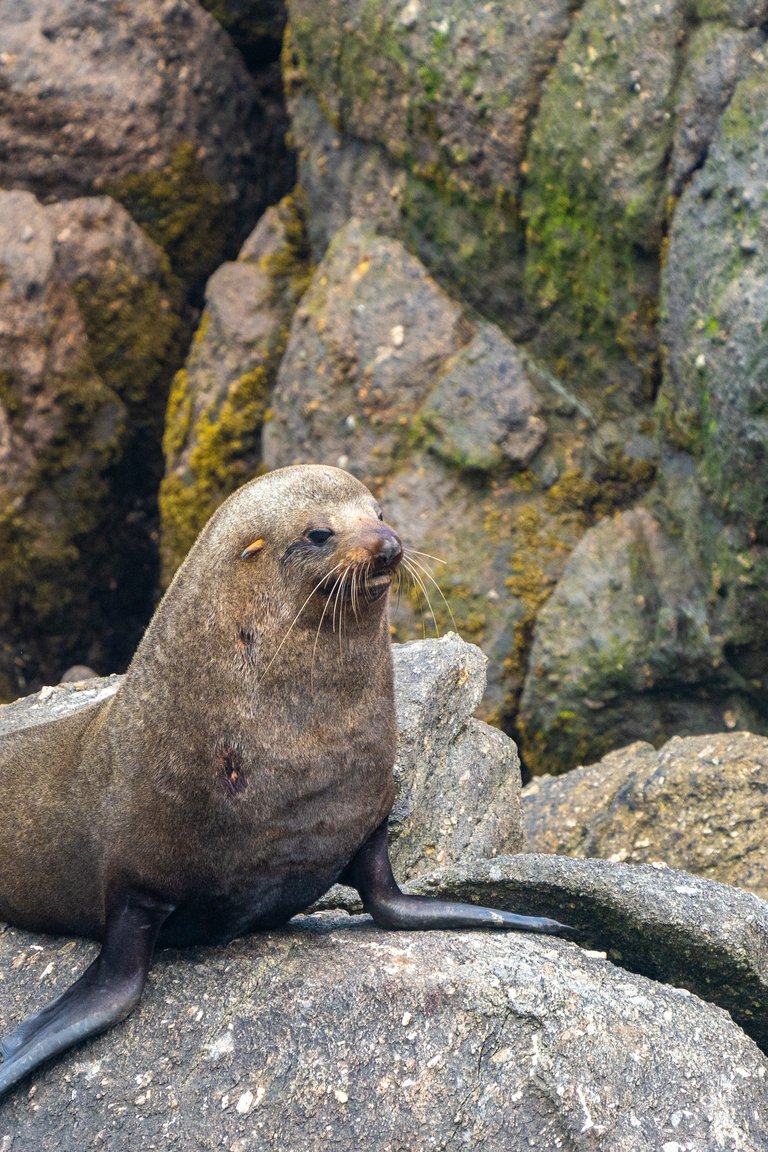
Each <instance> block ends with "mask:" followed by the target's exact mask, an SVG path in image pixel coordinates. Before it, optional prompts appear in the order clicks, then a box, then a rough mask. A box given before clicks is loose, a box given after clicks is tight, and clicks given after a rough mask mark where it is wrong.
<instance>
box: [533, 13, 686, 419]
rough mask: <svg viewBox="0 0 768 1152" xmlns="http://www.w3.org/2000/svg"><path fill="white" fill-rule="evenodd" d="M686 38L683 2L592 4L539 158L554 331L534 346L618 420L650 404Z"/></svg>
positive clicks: (536, 275) (538, 230) (542, 269)
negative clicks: (667, 189)
mask: <svg viewBox="0 0 768 1152" xmlns="http://www.w3.org/2000/svg"><path fill="white" fill-rule="evenodd" d="M684 28H685V6H684V4H682V3H681V2H680V0H663V2H662V3H649V2H643V3H635V4H617V3H616V2H615V0H586V3H585V4H583V5H582V6H581V8H580V10H579V12H578V13H577V14H576V16H575V17H574V21H573V26H572V30H571V32H570V35H569V36H568V38H567V40H566V41H565V44H564V47H563V50H562V51H561V52H560V54H559V56H558V58H557V62H556V65H555V67H554V68H553V70H552V71H551V72H550V74H549V76H548V77H547V81H546V84H545V85H544V91H543V95H542V100H541V104H540V107H539V109H538V112H537V115H536V119H535V123H534V126H533V131H532V134H531V141H530V148H529V151H528V157H527V162H528V168H529V179H528V185H527V187H526V191H525V196H524V201H523V210H524V213H525V215H526V217H527V237H528V250H527V264H526V277H527V285H528V291H529V293H530V295H531V297H532V300H533V302H534V303H535V305H536V306H537V307H538V309H539V312H540V315H541V317H542V320H543V321H544V323H543V327H542V329H541V330H540V331H539V333H538V335H537V337H536V347H537V349H538V351H539V353H540V354H542V355H543V356H544V357H545V358H546V360H547V361H548V362H549V363H551V364H557V365H558V368H559V369H560V370H562V371H563V372H564V373H565V376H566V379H567V380H568V382H569V383H571V384H572V385H573V387H574V388H575V389H576V390H577V391H579V392H580V393H581V394H589V390H590V387H592V388H596V391H597V395H598V396H600V398H601V400H602V401H603V403H605V402H606V401H607V402H608V404H609V405H610V407H613V408H614V409H615V410H618V411H621V410H622V409H624V410H625V411H626V410H628V409H629V408H631V407H632V406H634V405H636V404H637V403H638V402H639V401H641V400H642V399H643V398H645V399H649V398H650V395H651V386H650V384H651V377H652V374H653V370H654V357H655V354H656V336H655V331H654V321H655V301H656V298H657V295H658V264H659V260H658V252H659V246H660V244H661V240H662V224H663V220H664V195H663V192H664V178H665V164H666V159H667V154H668V151H669V147H670V144H671V139H672V129H673V123H672V115H671V114H672V111H673V108H674V97H675V85H676V82H677V77H678V71H679V68H680V44H681V42H682V34H683V31H684ZM564 125H567V131H564V130H563V126H564ZM606 384H610V386H611V387H610V391H609V392H608V393H607V394H606V391H605V388H606ZM617 385H618V387H617Z"/></svg>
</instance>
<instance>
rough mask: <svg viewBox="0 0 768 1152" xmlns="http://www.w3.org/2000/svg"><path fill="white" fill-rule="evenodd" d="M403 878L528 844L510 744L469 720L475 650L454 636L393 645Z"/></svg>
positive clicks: (480, 658)
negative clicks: (522, 822)
mask: <svg viewBox="0 0 768 1152" xmlns="http://www.w3.org/2000/svg"><path fill="white" fill-rule="evenodd" d="M393 654H394V660H395V706H396V708H397V724H398V733H399V735H398V749H397V762H396V764H395V779H396V781H397V800H396V802H395V806H394V808H393V810H392V814H391V816H390V855H391V858H392V862H393V864H394V867H395V872H396V874H397V876H398V878H402V879H404V878H405V877H406V876H412V875H415V874H418V873H420V872H424V871H425V870H427V869H431V868H434V867H437V866H440V865H444V864H451V863H456V862H458V861H459V860H467V859H473V858H476V857H489V856H495V855H496V854H497V853H498V852H515V851H517V850H518V849H519V848H520V847H521V846H522V828H521V817H520V761H519V760H518V757H517V749H516V748H515V745H514V743H513V741H512V740H510V739H509V737H508V736H505V735H504V733H503V732H500V731H499V730H498V729H497V728H491V727H489V725H487V724H484V723H483V722H482V721H480V720H475V719H473V718H472V717H473V713H474V712H475V710H476V709H477V707H478V705H479V703H480V700H481V699H482V696H483V691H484V689H485V665H486V659H485V656H484V655H483V653H482V652H481V651H480V649H479V648H476V647H475V646H474V645H471V644H465V643H464V641H463V640H461V639H460V638H459V637H458V636H455V635H453V634H450V633H449V634H448V635H447V636H443V637H442V638H441V639H440V640H426V641H414V642H413V643H410V644H396V645H395V646H394V649H393Z"/></svg>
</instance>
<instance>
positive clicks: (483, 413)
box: [422, 324, 547, 472]
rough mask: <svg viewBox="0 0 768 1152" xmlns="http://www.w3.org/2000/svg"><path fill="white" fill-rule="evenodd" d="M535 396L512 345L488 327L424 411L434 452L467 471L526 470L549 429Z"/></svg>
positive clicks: (454, 363)
mask: <svg viewBox="0 0 768 1152" xmlns="http://www.w3.org/2000/svg"><path fill="white" fill-rule="evenodd" d="M540 412H541V405H540V402H539V397H538V395H537V394H536V391H535V390H534V388H533V387H532V386H531V383H530V381H529V379H528V377H527V375H526V371H525V366H524V364H523V361H522V358H521V357H520V355H519V354H518V353H517V351H516V349H515V347H514V345H513V344H510V342H509V340H507V339H506V337H505V336H503V335H502V334H501V332H499V330H498V328H494V327H492V326H491V325H489V324H483V325H481V326H480V328H479V330H478V333H477V335H476V336H475V338H474V340H472V341H470V343H469V344H467V345H466V347H464V348H462V349H461V351H460V352H458V353H457V355H456V356H455V357H454V359H453V361H452V362H450V363H449V364H448V366H447V370H446V371H445V372H444V373H443V375H442V376H441V377H440V380H439V381H438V383H437V384H436V385H435V388H434V389H433V390H432V392H431V394H430V396H429V398H428V400H427V402H426V404H425V406H424V409H423V412H422V415H423V419H424V421H425V423H426V424H427V426H428V427H429V428H430V429H431V430H432V431H433V432H434V433H435V436H434V439H433V440H432V441H431V446H432V448H433V450H434V451H435V452H436V453H437V454H438V455H439V456H443V457H444V458H445V459H446V460H448V461H449V462H450V463H452V464H455V465H456V466H458V467H460V468H463V469H467V470H469V471H472V470H475V469H477V470H479V471H482V472H490V471H494V470H496V469H498V468H501V467H503V466H504V465H507V466H508V467H513V468H519V469H523V468H526V467H527V466H528V464H530V462H531V460H532V459H533V457H534V456H535V455H536V453H537V452H538V450H539V448H540V447H541V445H542V444H543V443H544V440H545V438H546V434H547V426H546V423H545V421H544V420H543V419H542V417H541V415H540Z"/></svg>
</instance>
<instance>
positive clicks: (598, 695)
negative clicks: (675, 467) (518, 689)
mask: <svg viewBox="0 0 768 1152" xmlns="http://www.w3.org/2000/svg"><path fill="white" fill-rule="evenodd" d="M764 725H765V720H764V719H763V718H761V711H760V709H759V705H758V703H757V700H756V699H755V698H754V695H753V693H751V692H749V691H745V685H744V681H743V678H742V677H741V676H740V675H739V674H738V673H737V672H736V671H735V670H734V669H733V668H732V667H731V666H730V664H729V662H728V660H727V649H726V648H725V647H724V645H723V638H722V637H721V636H719V635H718V634H717V632H716V631H715V630H714V628H713V627H712V623H711V619H710V614H709V606H708V602H707V599H706V598H705V596H704V595H703V594H702V590H701V586H700V584H699V581H698V576H697V572H696V569H695V567H694V566H693V565H692V563H691V560H690V558H689V554H688V553H687V552H686V550H685V549H684V548H682V547H681V545H680V541H679V538H676V537H671V536H669V535H667V533H666V532H665V531H664V529H663V528H662V526H661V525H660V524H659V522H658V520H657V519H656V518H655V517H654V516H653V515H652V514H651V513H650V512H649V511H648V510H646V509H643V508H637V509H633V510H632V511H629V512H623V513H620V514H619V515H618V516H616V517H614V518H613V519H605V520H602V521H601V522H600V523H599V524H597V525H596V526H595V527H594V528H592V529H590V530H589V531H588V532H587V533H586V534H585V535H584V536H583V537H582V539H581V540H580V542H579V544H578V545H577V547H576V548H575V550H574V552H573V553H572V555H571V557H570V559H569V561H568V563H567V565H566V567H565V571H564V573H563V575H562V577H561V579H560V581H559V583H558V586H557V588H556V589H555V591H554V593H553V594H552V596H551V597H550V599H549V600H548V601H547V603H546V604H545V605H544V606H543V608H542V609H541V611H540V612H539V614H538V617H537V621H536V633H535V637H534V642H533V646H532V649H531V659H530V666H529V672H528V676H527V678H526V682H525V688H524V691H523V695H522V698H521V702H520V730H521V732H522V734H523V748H524V755H525V762H526V765H527V766H528V768H529V770H531V771H532V772H533V773H534V774H538V773H540V772H552V773H558V772H562V771H564V770H566V769H568V768H569V767H571V766H572V765H573V764H574V763H578V762H582V763H583V762H584V761H585V760H587V759H588V758H589V757H592V756H595V755H596V756H600V755H603V754H605V753H606V752H608V751H609V750H610V749H611V747H612V746H613V745H614V742H615V741H617V740H618V742H623V743H628V742H630V741H632V740H638V739H650V740H653V741H658V742H661V741H663V740H664V739H668V738H669V737H670V736H671V735H672V734H673V733H674V732H680V731H682V732H689V733H705V732H713V731H717V730H720V729H723V728H756V729H757V730H760V728H761V727H762V726H764Z"/></svg>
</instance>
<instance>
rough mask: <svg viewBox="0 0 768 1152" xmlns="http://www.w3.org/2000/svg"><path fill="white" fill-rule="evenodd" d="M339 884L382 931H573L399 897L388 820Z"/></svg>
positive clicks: (535, 919)
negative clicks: (358, 899) (354, 894)
mask: <svg viewBox="0 0 768 1152" xmlns="http://www.w3.org/2000/svg"><path fill="white" fill-rule="evenodd" d="M339 882H340V883H341V884H348V885H350V887H352V888H356V889H357V890H358V892H359V893H360V896H361V899H362V901H363V907H364V908H365V910H366V912H368V913H369V914H370V915H371V916H372V917H373V919H374V920H375V921H376V923H377V924H380V925H381V926H382V928H514V929H517V931H519V932H544V933H546V934H548V935H550V936H554V935H558V934H564V935H568V934H570V933H572V932H573V931H574V929H573V928H570V927H569V926H568V925H567V924H560V923H559V922H558V921H557V920H549V919H547V917H546V916H518V915H517V914H516V913H514V912H504V911H502V910H501V909H500V908H499V909H496V908H483V907H480V906H478V905H476V904H459V903H457V902H456V901H453V900H438V899H435V898H433V897H431V896H407V895H406V894H405V893H404V892H401V891H400V889H399V887H398V885H397V881H396V880H395V877H394V874H393V872H392V865H391V864H390V862H389V849H388V847H387V821H386V820H385V821H384V823H383V824H380V825H379V827H378V828H377V829H376V831H375V832H374V833H373V834H372V835H371V836H370V837H369V838H368V839H367V840H366V842H365V844H363V846H362V848H360V849H358V851H357V853H356V854H355V856H353V858H352V860H351V861H350V863H349V864H348V865H347V867H346V868H345V869H344V871H343V872H342V874H341V876H340V877H339Z"/></svg>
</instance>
